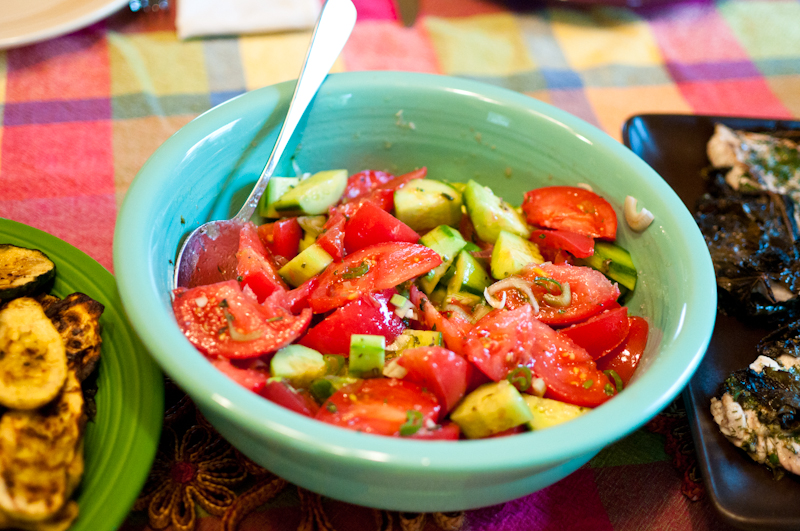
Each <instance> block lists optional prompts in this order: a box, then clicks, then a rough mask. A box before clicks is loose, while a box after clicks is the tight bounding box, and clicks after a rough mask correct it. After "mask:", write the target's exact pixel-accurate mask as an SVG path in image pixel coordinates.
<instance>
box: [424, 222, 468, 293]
mask: <svg viewBox="0 0 800 531" xmlns="http://www.w3.org/2000/svg"><path fill="white" fill-rule="evenodd" d="M419 243H420V244H422V245H424V246H425V247H430V248H431V249H433V250H434V251H436V252H437V253H439V256H441V257H442V263H441V264H439V265H438V266H436V267H434V268H433V269H431V270H430V271H428V272H427V273H425V275H423V276H422V277H421V278H420V279H419V285H420V287H421V288H422V291H423V292H425V294H426V295H430V294H431V292H432V291H433V290H434V288H435V287H436V285H437V284H438V283H439V281H440V280H442V277H444V275H445V273H446V272H447V269H448V268H449V267H450V266H451V265H452V264H453V262H454V261H455V259H456V255H457V254H458V252H459V251H460V250H461V249H463V248H464V247H465V246H466V245H467V242H466V241H465V240H464V238H463V237H462V236H461V233H460V232H458V231H457V230H455V229H453V228H450V227H449V226H447V225H439V226H438V227H436V228H435V229H433V230H432V231H430V232H428V233H426V234H425V235H424V236H423V237H422V238H420V239H419Z"/></svg>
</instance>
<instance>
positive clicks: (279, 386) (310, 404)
mask: <svg viewBox="0 0 800 531" xmlns="http://www.w3.org/2000/svg"><path fill="white" fill-rule="evenodd" d="M259 394H260V395H261V396H263V397H264V398H266V399H267V400H269V401H271V402H275V403H276V404H278V405H280V406H283V407H285V408H286V409H291V410H292V411H294V412H295V413H300V414H301V415H305V416H306V417H314V415H316V414H317V411H318V410H319V405H318V404H317V403H316V402H315V401H314V399H313V398H311V396H310V395H308V394H307V393H304V392H303V391H298V390H297V389H295V388H294V387H292V386H291V385H290V384H289V383H288V382H286V381H284V380H280V379H276V378H272V379H270V380H269V381H267V383H266V384H265V385H264V387H263V388H262V389H261V391H260V392H259Z"/></svg>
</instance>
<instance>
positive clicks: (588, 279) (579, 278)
mask: <svg viewBox="0 0 800 531" xmlns="http://www.w3.org/2000/svg"><path fill="white" fill-rule="evenodd" d="M521 276H522V278H524V279H525V280H527V281H528V282H531V283H532V287H531V291H533V295H534V296H535V297H536V300H537V301H538V303H539V313H538V314H537V315H536V318H537V319H539V320H540V321H542V322H543V323H546V324H549V325H552V326H566V325H569V324H573V323H577V322H580V321H584V320H586V319H588V318H589V317H591V316H593V315H595V314H598V313H600V312H601V311H603V310H605V309H607V308H610V307H612V306H614V305H616V304H617V299H618V298H619V287H618V286H617V285H616V284H612V283H611V281H610V280H608V278H606V276H605V275H603V274H602V273H601V272H599V271H596V270H594V269H592V268H590V267H583V266H573V265H569V264H543V265H540V266H536V267H533V268H529V269H526V270H524V271H523V273H522V275H521ZM548 278H550V279H553V280H555V281H556V282H558V283H560V284H561V285H562V286H563V285H564V284H565V283H569V287H570V293H571V296H570V301H569V304H568V305H567V306H552V305H550V304H549V303H547V302H544V296H545V295H546V294H548V293H551V294H553V295H559V294H560V293H561V291H560V289H559V288H558V285H556V284H554V283H552V282H549V281H547V280H545V279H548ZM507 305H508V307H509V308H511V309H514V308H516V307H518V306H521V305H527V299H525V298H524V297H520V296H519V292H517V291H516V290H513V291H511V292H509V296H508V303H507Z"/></svg>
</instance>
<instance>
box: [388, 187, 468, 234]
mask: <svg viewBox="0 0 800 531" xmlns="http://www.w3.org/2000/svg"><path fill="white" fill-rule="evenodd" d="M462 204H463V200H462V196H461V192H459V191H458V190H456V189H455V188H453V187H452V186H450V185H449V184H447V183H443V182H442V181H436V180H434V179H414V180H411V181H408V183H407V184H406V185H405V186H403V187H402V188H400V189H399V190H397V191H396V192H395V193H394V213H395V216H396V217H397V219H399V220H400V221H402V222H403V223H405V224H406V225H408V226H409V227H411V228H412V229H414V230H415V231H417V232H425V231H428V230H431V229H433V228H434V227H438V226H439V225H452V226H456V225H458V223H459V222H460V221H461V205H462Z"/></svg>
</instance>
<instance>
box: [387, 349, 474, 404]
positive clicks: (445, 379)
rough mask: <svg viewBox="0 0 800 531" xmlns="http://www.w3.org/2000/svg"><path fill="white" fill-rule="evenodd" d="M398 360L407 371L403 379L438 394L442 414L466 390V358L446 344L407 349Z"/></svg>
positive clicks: (456, 401)
mask: <svg viewBox="0 0 800 531" xmlns="http://www.w3.org/2000/svg"><path fill="white" fill-rule="evenodd" d="M397 363H399V364H400V366H402V367H403V368H405V369H406V370H407V371H408V374H407V375H406V376H404V377H403V379H404V380H408V381H410V382H414V383H416V384H419V385H421V386H422V387H423V388H425V389H428V390H429V391H431V392H433V394H435V395H436V398H437V399H438V400H439V404H441V406H442V414H446V413H447V412H449V411H450V410H452V409H453V408H454V407H456V404H458V402H459V401H460V400H461V399H462V398H463V397H464V395H465V394H466V392H467V365H468V362H467V360H465V359H464V358H462V357H461V356H459V355H458V354H456V353H455V352H453V351H451V350H447V349H446V348H444V347H419V348H411V349H408V350H404V351H403V355H402V356H400V357H399V358H398V360H397Z"/></svg>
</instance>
